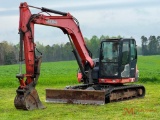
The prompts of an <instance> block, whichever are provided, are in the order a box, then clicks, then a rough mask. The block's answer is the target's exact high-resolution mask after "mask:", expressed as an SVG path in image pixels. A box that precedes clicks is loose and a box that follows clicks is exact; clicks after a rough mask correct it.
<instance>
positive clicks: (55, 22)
mask: <svg viewBox="0 0 160 120" xmlns="http://www.w3.org/2000/svg"><path fill="white" fill-rule="evenodd" d="M46 23H48V24H57V21H56V20H46Z"/></svg>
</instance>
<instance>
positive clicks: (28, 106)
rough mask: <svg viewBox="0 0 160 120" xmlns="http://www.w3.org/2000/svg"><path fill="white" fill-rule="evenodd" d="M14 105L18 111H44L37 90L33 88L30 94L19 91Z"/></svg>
mask: <svg viewBox="0 0 160 120" xmlns="http://www.w3.org/2000/svg"><path fill="white" fill-rule="evenodd" d="M14 105H15V107H16V108H17V109H23V110H33V109H44V108H45V107H44V106H43V105H42V103H41V101H40V99H39V96H38V93H37V90H36V89H35V88H33V89H32V90H31V91H30V92H27V91H25V92H24V91H23V90H21V91H20V90H19V89H18V90H17V96H16V97H15V100H14Z"/></svg>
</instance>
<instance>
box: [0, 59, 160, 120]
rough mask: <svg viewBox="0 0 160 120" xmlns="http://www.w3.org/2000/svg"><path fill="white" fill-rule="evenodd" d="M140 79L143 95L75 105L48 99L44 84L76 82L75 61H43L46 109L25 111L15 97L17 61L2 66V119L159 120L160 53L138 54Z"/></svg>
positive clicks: (42, 88) (57, 85) (41, 86)
mask: <svg viewBox="0 0 160 120" xmlns="http://www.w3.org/2000/svg"><path fill="white" fill-rule="evenodd" d="M138 67H139V71H140V78H139V82H138V83H136V84H143V85H144V86H145V88H146V96H145V97H144V98H143V99H135V100H130V101H124V102H117V103H109V104H105V105H100V106H97V105H75V104H74V105H73V104H49V103H45V102H44V101H45V88H64V87H65V86H66V85H73V84H77V80H76V72H77V64H76V61H68V62H50V63H42V67H41V75H40V79H39V83H38V85H37V86H36V89H37V90H38V93H39V96H40V99H41V101H42V103H43V104H44V105H45V106H46V107H47V108H46V109H44V110H33V111H23V110H16V109H15V108H14V104H13V100H14V97H15V95H16V89H17V87H18V85H19V83H18V81H17V79H16V78H15V75H16V73H18V65H9V66H0V120H28V119H29V120H95V119H99V120H106V119H113V120H135V119H136V120H146V119H149V120H159V119H160V56H139V57H138Z"/></svg>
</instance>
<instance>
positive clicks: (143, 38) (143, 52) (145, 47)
mask: <svg viewBox="0 0 160 120" xmlns="http://www.w3.org/2000/svg"><path fill="white" fill-rule="evenodd" d="M141 40H142V54H143V55H147V54H148V49H147V42H148V40H147V38H146V37H145V36H142V37H141Z"/></svg>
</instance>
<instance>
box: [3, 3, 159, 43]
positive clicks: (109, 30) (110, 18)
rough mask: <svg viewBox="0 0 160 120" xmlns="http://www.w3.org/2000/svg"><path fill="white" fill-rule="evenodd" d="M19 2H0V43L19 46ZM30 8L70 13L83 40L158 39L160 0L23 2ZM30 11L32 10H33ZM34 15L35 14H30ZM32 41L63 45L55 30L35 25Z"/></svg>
mask: <svg viewBox="0 0 160 120" xmlns="http://www.w3.org/2000/svg"><path fill="white" fill-rule="evenodd" d="M21 2H23V1H21V0H14V2H13V1H12V2H11V1H10V2H9V1H7V0H0V42H1V41H4V40H6V41H8V42H10V43H14V44H17V43H18V42H19V35H18V22H19V4H20V3H21ZM26 2H27V3H28V4H29V5H32V6H37V7H46V8H50V9H55V10H59V11H63V12H70V13H71V14H72V15H73V16H74V17H76V18H77V19H78V20H79V22H80V27H81V31H82V34H83V36H84V37H87V38H91V37H92V36H93V35H96V36H98V37H100V36H101V35H109V36H118V35H121V36H124V37H131V36H132V37H133V38H135V39H136V41H137V44H138V45H140V44H141V39H140V38H141V36H142V35H145V36H147V37H149V36H150V35H155V36H158V35H160V17H159V15H160V0H68V1H66V0H26ZM32 11H33V10H32ZM33 12H34V13H35V11H33ZM35 41H39V42H40V43H43V44H44V45H47V44H49V45H53V44H55V43H66V42H68V38H67V37H66V35H64V34H63V32H62V31H61V30H59V29H57V28H53V27H46V26H40V25H36V27H35Z"/></svg>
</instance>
